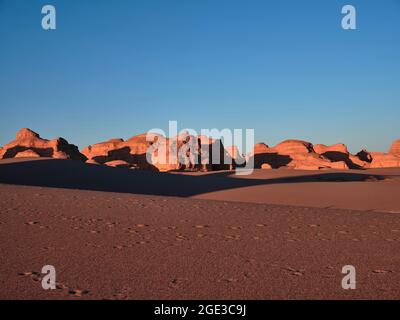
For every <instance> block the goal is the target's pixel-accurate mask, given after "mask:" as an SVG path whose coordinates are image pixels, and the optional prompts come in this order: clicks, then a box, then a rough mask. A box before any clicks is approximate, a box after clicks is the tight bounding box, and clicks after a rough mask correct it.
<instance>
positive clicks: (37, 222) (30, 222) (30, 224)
mask: <svg viewBox="0 0 400 320" xmlns="http://www.w3.org/2000/svg"><path fill="white" fill-rule="evenodd" d="M25 224H26V225H28V226H33V225H35V224H39V221H28V222H25Z"/></svg>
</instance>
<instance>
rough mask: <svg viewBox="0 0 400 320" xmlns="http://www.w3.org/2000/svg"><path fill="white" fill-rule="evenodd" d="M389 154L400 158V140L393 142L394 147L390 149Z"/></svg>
mask: <svg viewBox="0 0 400 320" xmlns="http://www.w3.org/2000/svg"><path fill="white" fill-rule="evenodd" d="M389 153H390V154H393V155H395V156H400V140H397V141H395V142H393V144H392V146H391V147H390V150H389Z"/></svg>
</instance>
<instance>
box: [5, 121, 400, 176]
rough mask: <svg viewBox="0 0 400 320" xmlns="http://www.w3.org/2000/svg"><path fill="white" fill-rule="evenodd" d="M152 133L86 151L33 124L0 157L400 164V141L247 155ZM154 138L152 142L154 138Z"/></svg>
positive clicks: (316, 166) (214, 166)
mask: <svg viewBox="0 0 400 320" xmlns="http://www.w3.org/2000/svg"><path fill="white" fill-rule="evenodd" d="M150 137H151V139H148V138H149V136H147V135H146V134H141V135H137V136H134V137H132V138H130V139H128V140H126V141H124V140H123V139H111V140H108V141H105V142H100V143H96V144H94V145H90V146H87V147H86V148H84V149H83V150H82V151H79V150H78V147H77V146H75V145H73V144H69V143H68V142H67V141H66V140H65V139H63V138H57V139H54V140H47V139H43V138H41V137H40V136H39V134H37V133H35V132H33V131H32V130H29V129H26V128H25V129H21V130H20V131H19V132H18V133H17V135H16V139H15V140H14V141H12V142H10V143H8V144H6V145H4V146H3V147H2V148H0V159H6V158H21V157H25V158H38V157H51V158H57V159H72V160H79V161H84V162H87V163H91V164H98V165H107V166H111V167H125V168H138V169H148V170H157V171H171V170H184V169H190V170H203V171H212V170H226V169H232V168H234V167H236V166H243V165H244V164H245V163H246V162H249V161H254V167H255V168H263V169H275V168H281V167H286V168H292V169H299V170H321V169H341V170H343V169H367V168H389V167H400V140H397V141H395V142H394V143H393V145H392V146H391V148H390V150H389V152H388V153H383V152H368V151H366V150H362V151H360V152H359V153H357V154H356V155H353V154H351V153H350V152H349V151H348V149H347V147H346V146H345V145H344V144H340V143H338V144H335V145H331V146H326V145H323V144H316V145H313V144H312V143H310V142H307V141H301V140H286V141H283V142H281V143H279V144H277V145H276V146H274V147H269V146H267V145H266V144H265V143H257V144H255V146H254V149H253V152H251V153H249V154H247V155H246V156H244V155H242V154H241V153H240V151H239V150H238V148H237V147H235V146H230V147H224V146H223V143H222V141H221V140H219V139H211V138H209V137H205V136H191V135H189V134H182V135H181V136H178V137H173V138H166V137H164V136H161V135H157V134H154V135H151V136H150ZM149 140H150V141H149Z"/></svg>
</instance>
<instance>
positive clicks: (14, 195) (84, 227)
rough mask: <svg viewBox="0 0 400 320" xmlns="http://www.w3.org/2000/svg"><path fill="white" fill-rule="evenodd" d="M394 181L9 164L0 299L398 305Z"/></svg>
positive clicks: (360, 175) (384, 172) (391, 177)
mask: <svg viewBox="0 0 400 320" xmlns="http://www.w3.org/2000/svg"><path fill="white" fill-rule="evenodd" d="M399 177H400V170H399V169H381V170H366V171H345V172H340V171H318V172H308V171H291V170H272V171H262V170H256V171H255V172H254V173H253V174H252V175H251V176H246V177H245V176H242V177H239V176H232V173H231V172H216V173H208V174H197V173H185V174H182V173H174V174H169V173H155V172H144V171H136V170H129V169H116V168H108V167H102V166H96V165H86V164H82V163H79V162H75V161H63V160H50V159H42V160H35V161H33V160H3V161H0V256H1V264H0V286H1V291H0V298H1V299H14V298H17V299H313V298H317V299H365V298H370V299H399V298H400V255H399V248H400V214H399V212H400V199H399V198H400V197H399V195H400V180H399ZM194 198H201V199H194ZM338 208H341V209H338ZM44 265H53V266H54V267H55V268H56V271H57V283H58V289H57V290H48V291H45V290H43V289H42V287H41V283H40V279H41V277H42V275H41V274H40V271H41V268H42V267H43V266H44ZM345 265H353V266H355V267H356V270H357V289H356V290H343V289H342V287H341V280H342V277H343V276H344V275H342V274H341V270H342V267H343V266H345Z"/></svg>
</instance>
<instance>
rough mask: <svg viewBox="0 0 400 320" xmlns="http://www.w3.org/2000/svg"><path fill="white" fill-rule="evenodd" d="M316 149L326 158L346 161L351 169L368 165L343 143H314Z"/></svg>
mask: <svg viewBox="0 0 400 320" xmlns="http://www.w3.org/2000/svg"><path fill="white" fill-rule="evenodd" d="M314 150H315V152H316V153H318V154H319V155H321V156H323V157H324V158H326V159H328V160H330V161H332V162H333V163H335V162H344V163H345V164H346V166H347V167H348V168H350V169H361V168H364V167H366V166H367V163H366V162H365V161H363V160H361V159H360V158H359V157H358V156H355V155H352V154H351V153H350V152H349V151H348V149H347V146H346V145H345V144H343V143H337V144H334V145H331V146H326V145H324V144H316V145H314Z"/></svg>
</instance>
